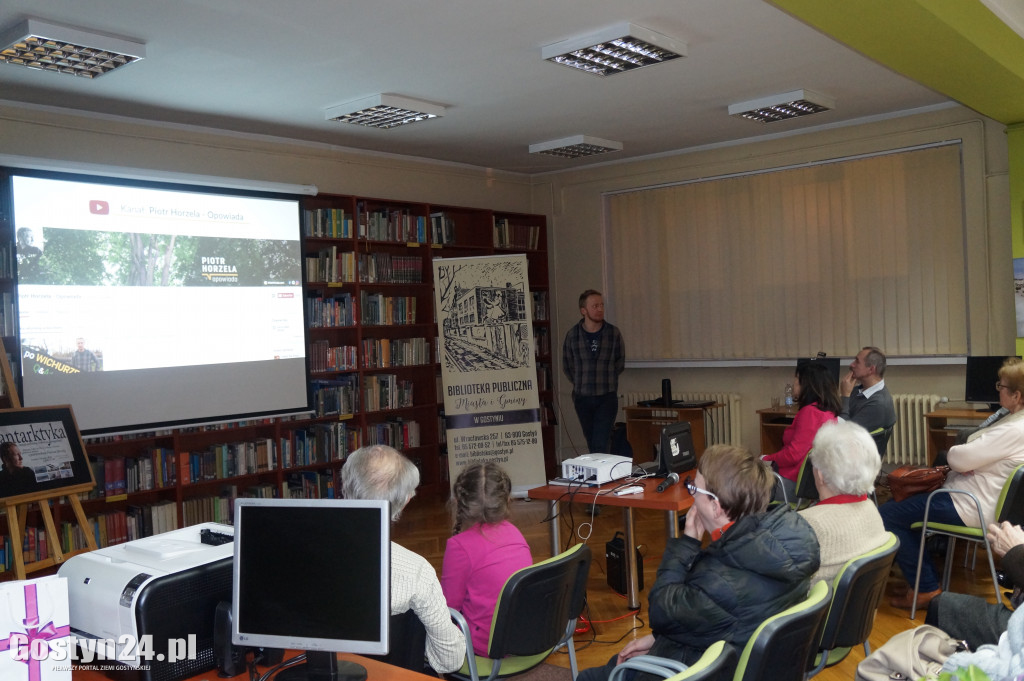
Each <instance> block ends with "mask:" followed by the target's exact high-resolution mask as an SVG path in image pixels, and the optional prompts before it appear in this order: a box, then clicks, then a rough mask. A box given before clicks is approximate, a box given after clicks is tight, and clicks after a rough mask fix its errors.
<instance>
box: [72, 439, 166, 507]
mask: <svg viewBox="0 0 1024 681" xmlns="http://www.w3.org/2000/svg"><path fill="white" fill-rule="evenodd" d="M90 465H91V466H92V474H93V478H95V480H96V487H94V488H93V491H92V492H91V493H90V494H91V496H92V498H106V499H109V500H111V501H113V500H116V499H117V498H119V497H123V496H124V495H126V494H130V493H133V492H142V491H146V490H151V489H163V488H165V487H174V486H175V485H176V484H178V478H177V471H178V468H177V456H176V455H175V453H174V451H172V450H170V449H166V448H162V447H154V448H152V449H150V450H149V451H148V452H146V453H145V454H140V455H139V456H137V457H127V458H126V457H109V458H102V457H100V458H98V459H96V460H94V461H91V462H90Z"/></svg>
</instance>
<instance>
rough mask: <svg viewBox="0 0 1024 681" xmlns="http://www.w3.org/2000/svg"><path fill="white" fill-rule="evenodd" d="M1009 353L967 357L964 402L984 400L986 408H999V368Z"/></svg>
mask: <svg viewBox="0 0 1024 681" xmlns="http://www.w3.org/2000/svg"><path fill="white" fill-rule="evenodd" d="M1008 357H1009V355H989V356H982V357H968V358H967V376H966V380H965V382H964V400H965V401H966V402H984V403H985V404H986V405H987V406H986V407H985V408H986V409H992V410H993V411H994V410H996V409H998V408H999V391H998V390H996V383H997V382H998V381H999V369H1000V368H1001V367H1002V366H1003V362H1005V361H1006V360H1007V358H1008Z"/></svg>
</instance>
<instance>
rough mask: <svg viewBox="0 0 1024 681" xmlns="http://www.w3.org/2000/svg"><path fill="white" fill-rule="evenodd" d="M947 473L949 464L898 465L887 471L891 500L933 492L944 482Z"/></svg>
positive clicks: (901, 499) (900, 499)
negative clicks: (889, 471)
mask: <svg viewBox="0 0 1024 681" xmlns="http://www.w3.org/2000/svg"><path fill="white" fill-rule="evenodd" d="M947 473H949V466H915V465H913V464H908V465H906V466H900V467H899V468H897V469H896V470H894V471H893V472H892V473H889V478H888V480H889V491H890V492H891V493H892V498H893V501H903V500H904V499H906V498H907V497H912V496H914V495H915V494H921V493H922V492H934V491H935V490H937V489H938V488H940V487H942V485H943V483H944V482H946V474H947Z"/></svg>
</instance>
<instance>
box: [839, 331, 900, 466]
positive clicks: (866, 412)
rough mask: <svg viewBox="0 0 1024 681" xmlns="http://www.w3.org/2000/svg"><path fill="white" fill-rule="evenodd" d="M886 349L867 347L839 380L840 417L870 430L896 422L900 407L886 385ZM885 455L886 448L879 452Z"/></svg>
mask: <svg viewBox="0 0 1024 681" xmlns="http://www.w3.org/2000/svg"><path fill="white" fill-rule="evenodd" d="M884 376H885V353H883V352H882V351H881V350H879V349H878V348H875V347H870V346H869V347H866V348H863V349H862V350H861V351H860V352H859V353H857V356H856V357H854V359H853V361H852V362H851V363H850V371H849V372H847V374H846V375H845V376H843V378H842V380H840V381H839V394H840V395H841V396H842V399H843V410H842V411H841V412H840V413H839V418H841V419H843V420H844V421H853V422H854V423H856V424H858V425H861V426H864V429H865V430H867V431H868V432H869V433H872V434H874V431H876V430H878V429H879V428H889V427H891V426H893V425H895V424H896V407H895V405H894V404H893V402H892V395H890V394H889V390H888V388H886V387H885V379H884ZM879 454H880V455H883V456H884V455H885V452H884V451H880V452H879Z"/></svg>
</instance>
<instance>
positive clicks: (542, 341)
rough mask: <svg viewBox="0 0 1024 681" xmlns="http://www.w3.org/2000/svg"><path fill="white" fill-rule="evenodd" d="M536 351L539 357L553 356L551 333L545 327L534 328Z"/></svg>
mask: <svg viewBox="0 0 1024 681" xmlns="http://www.w3.org/2000/svg"><path fill="white" fill-rule="evenodd" d="M533 341H534V353H535V354H536V355H537V356H538V357H549V356H551V334H550V333H548V330H547V329H546V328H544V327H540V328H538V329H534V330H533Z"/></svg>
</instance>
